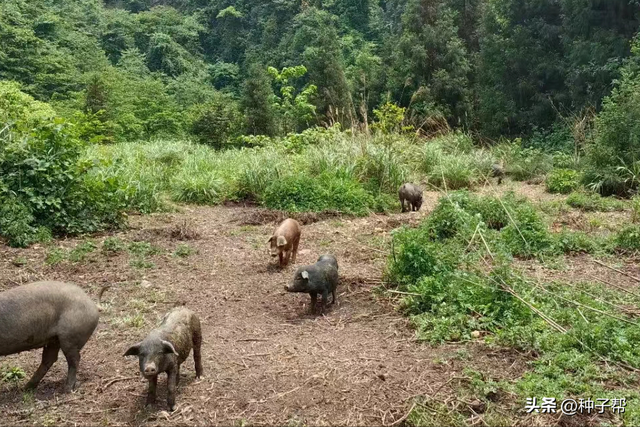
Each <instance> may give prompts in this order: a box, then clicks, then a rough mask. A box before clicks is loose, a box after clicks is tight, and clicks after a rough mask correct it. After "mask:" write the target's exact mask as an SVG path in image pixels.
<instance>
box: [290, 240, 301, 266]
mask: <svg viewBox="0 0 640 427" xmlns="http://www.w3.org/2000/svg"><path fill="white" fill-rule="evenodd" d="M298 243H300V237H298V238H296V240H294V242H293V249H292V252H293V257H292V258H291V262H292V263H294V264H295V262H296V256H297V255H298Z"/></svg>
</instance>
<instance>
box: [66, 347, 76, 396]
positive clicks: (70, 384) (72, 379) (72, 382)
mask: <svg viewBox="0 0 640 427" xmlns="http://www.w3.org/2000/svg"><path fill="white" fill-rule="evenodd" d="M62 353H64V357H65V358H66V359H67V365H69V370H68V372H67V391H71V390H73V389H74V387H75V386H76V373H77V372H78V364H79V363H80V350H77V349H75V348H73V349H64V348H63V349H62Z"/></svg>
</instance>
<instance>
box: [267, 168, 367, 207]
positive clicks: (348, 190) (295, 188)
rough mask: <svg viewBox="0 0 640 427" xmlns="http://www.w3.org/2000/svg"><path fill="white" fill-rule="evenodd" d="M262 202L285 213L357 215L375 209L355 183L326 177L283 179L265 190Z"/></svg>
mask: <svg viewBox="0 0 640 427" xmlns="http://www.w3.org/2000/svg"><path fill="white" fill-rule="evenodd" d="M262 200H263V202H264V205H265V206H267V207H268V208H271V209H279V210H284V211H288V212H324V211H334V212H340V213H345V214H352V215H360V216H363V215H367V214H368V213H369V212H370V210H371V208H372V207H373V206H374V198H373V196H372V195H371V194H369V193H368V192H367V191H365V190H364V188H362V186H361V185H360V184H359V183H358V182H357V181H354V180H352V179H350V178H347V177H338V176H335V175H329V174H324V175H321V176H319V177H311V176H308V175H290V176H286V177H283V178H281V179H279V180H277V181H274V182H273V183H272V184H271V185H269V186H268V187H267V188H266V189H265V192H264V195H263V198H262Z"/></svg>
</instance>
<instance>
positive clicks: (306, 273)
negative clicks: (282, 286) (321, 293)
mask: <svg viewBox="0 0 640 427" xmlns="http://www.w3.org/2000/svg"><path fill="white" fill-rule="evenodd" d="M300 275H301V276H302V278H303V279H307V280H308V279H309V272H308V271H307V270H303V271H302V273H300Z"/></svg>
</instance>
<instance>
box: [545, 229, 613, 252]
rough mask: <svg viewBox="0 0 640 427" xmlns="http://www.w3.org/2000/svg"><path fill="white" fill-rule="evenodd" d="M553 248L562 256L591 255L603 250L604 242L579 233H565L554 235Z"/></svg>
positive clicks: (564, 231)
mask: <svg viewBox="0 0 640 427" xmlns="http://www.w3.org/2000/svg"><path fill="white" fill-rule="evenodd" d="M553 237H554V240H555V247H556V248H557V250H558V252H560V253H564V254H579V253H586V254H593V253H596V252H598V251H599V250H603V249H604V247H605V246H606V242H603V241H602V239H597V238H594V237H592V236H590V235H589V234H587V233H584V232H581V231H566V230H563V231H561V232H560V233H557V234H555V235H554V236H553Z"/></svg>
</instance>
